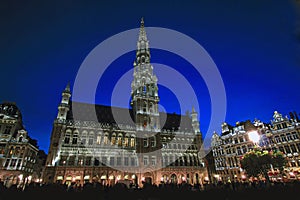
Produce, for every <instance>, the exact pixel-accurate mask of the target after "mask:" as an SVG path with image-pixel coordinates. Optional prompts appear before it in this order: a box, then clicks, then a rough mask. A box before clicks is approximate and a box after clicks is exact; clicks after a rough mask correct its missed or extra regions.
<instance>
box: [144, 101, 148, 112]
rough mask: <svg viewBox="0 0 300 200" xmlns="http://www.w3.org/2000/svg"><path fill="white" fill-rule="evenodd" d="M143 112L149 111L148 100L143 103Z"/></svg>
mask: <svg viewBox="0 0 300 200" xmlns="http://www.w3.org/2000/svg"><path fill="white" fill-rule="evenodd" d="M143 112H147V102H146V101H144V103H143Z"/></svg>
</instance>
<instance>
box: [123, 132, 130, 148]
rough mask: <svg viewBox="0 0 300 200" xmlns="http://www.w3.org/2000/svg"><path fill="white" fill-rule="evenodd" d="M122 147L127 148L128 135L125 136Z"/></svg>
mask: <svg viewBox="0 0 300 200" xmlns="http://www.w3.org/2000/svg"><path fill="white" fill-rule="evenodd" d="M124 146H125V147H128V146H129V135H128V134H126V135H125V138H124Z"/></svg>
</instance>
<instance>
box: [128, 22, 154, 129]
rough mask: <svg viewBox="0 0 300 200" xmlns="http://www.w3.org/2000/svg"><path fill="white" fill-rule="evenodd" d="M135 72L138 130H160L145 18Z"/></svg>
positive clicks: (133, 88)
mask: <svg viewBox="0 0 300 200" xmlns="http://www.w3.org/2000/svg"><path fill="white" fill-rule="evenodd" d="M133 66H134V74H133V81H132V83H131V103H130V104H131V107H132V109H133V115H134V121H135V124H136V129H137V131H152V132H159V131H160V123H159V111H158V102H159V96H158V87H157V77H156V76H155V75H154V74H153V66H152V65H151V63H150V49H149V41H148V39H147V35H146V31H145V27H144V19H143V18H142V20H141V26H140V32H139V37H138V42H137V50H136V58H135V61H134V63H133Z"/></svg>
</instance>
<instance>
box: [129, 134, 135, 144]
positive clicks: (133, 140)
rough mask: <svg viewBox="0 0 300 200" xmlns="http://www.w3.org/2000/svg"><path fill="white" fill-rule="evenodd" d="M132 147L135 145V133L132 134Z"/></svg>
mask: <svg viewBox="0 0 300 200" xmlns="http://www.w3.org/2000/svg"><path fill="white" fill-rule="evenodd" d="M130 147H135V135H131V136H130Z"/></svg>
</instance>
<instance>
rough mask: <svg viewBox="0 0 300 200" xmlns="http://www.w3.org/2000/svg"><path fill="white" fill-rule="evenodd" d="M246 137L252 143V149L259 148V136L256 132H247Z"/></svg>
mask: <svg viewBox="0 0 300 200" xmlns="http://www.w3.org/2000/svg"><path fill="white" fill-rule="evenodd" d="M248 137H249V140H250V141H252V142H253V144H254V147H255V146H259V144H258V143H259V140H260V135H259V134H258V132H257V131H250V132H248Z"/></svg>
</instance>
